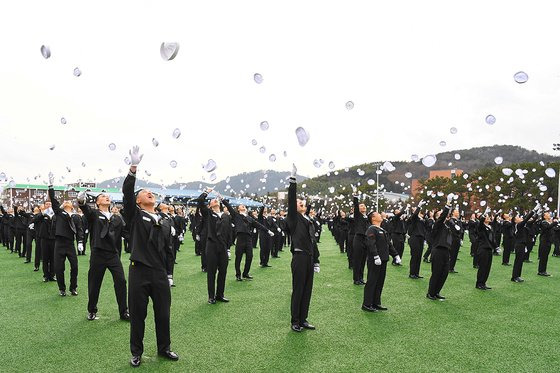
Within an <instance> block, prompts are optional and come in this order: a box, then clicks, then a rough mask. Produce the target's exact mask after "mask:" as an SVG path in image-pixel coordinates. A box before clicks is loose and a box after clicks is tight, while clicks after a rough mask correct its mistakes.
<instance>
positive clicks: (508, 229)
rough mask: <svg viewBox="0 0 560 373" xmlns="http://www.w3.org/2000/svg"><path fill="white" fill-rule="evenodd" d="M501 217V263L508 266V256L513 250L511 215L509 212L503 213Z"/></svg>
mask: <svg viewBox="0 0 560 373" xmlns="http://www.w3.org/2000/svg"><path fill="white" fill-rule="evenodd" d="M502 219H503V222H502V234H503V240H502V245H503V248H504V250H503V251H502V265H505V266H509V265H511V264H509V257H510V256H511V253H512V252H513V246H514V244H515V239H514V237H513V223H512V222H511V216H510V215H509V214H503V215H502Z"/></svg>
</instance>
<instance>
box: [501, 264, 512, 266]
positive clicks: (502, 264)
mask: <svg viewBox="0 0 560 373" xmlns="http://www.w3.org/2000/svg"><path fill="white" fill-rule="evenodd" d="M502 265H503V266H511V264H509V263H502Z"/></svg>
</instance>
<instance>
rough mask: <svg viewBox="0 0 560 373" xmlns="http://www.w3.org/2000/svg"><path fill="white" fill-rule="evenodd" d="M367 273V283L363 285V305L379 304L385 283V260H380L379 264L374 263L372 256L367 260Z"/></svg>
mask: <svg viewBox="0 0 560 373" xmlns="http://www.w3.org/2000/svg"><path fill="white" fill-rule="evenodd" d="M367 267H368V275H367V283H366V286H365V287H364V305H365V306H373V305H376V306H380V305H381V292H382V291H383V285H384V284H385V276H386V275H387V262H381V265H375V261H374V260H373V258H368V260H367Z"/></svg>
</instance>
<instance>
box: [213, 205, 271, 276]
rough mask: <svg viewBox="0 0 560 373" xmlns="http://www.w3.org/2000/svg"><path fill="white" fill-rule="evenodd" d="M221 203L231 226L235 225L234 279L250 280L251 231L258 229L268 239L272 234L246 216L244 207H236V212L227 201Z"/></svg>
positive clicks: (251, 257) (251, 256)
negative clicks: (264, 233)
mask: <svg viewBox="0 0 560 373" xmlns="http://www.w3.org/2000/svg"><path fill="white" fill-rule="evenodd" d="M222 203H223V204H224V205H225V206H226V208H227V209H228V211H229V213H230V215H231V217H232V221H233V224H234V225H235V235H236V239H235V279H236V280H237V281H243V280H244V279H245V280H252V279H253V276H251V274H250V273H249V271H250V270H251V262H252V260H253V246H252V240H251V230H252V229H260V230H261V231H264V232H267V233H268V235H269V236H270V237H274V232H272V231H271V230H269V229H268V228H266V227H265V226H264V225H262V224H261V223H259V222H258V221H256V220H255V219H253V218H252V217H250V216H248V215H247V207H245V205H239V206H238V207H237V210H238V211H235V209H234V208H233V207H231V205H230V204H229V201H228V200H227V199H224V200H223V201H222ZM243 254H245V266H244V268H243V273H241V259H242V258H243Z"/></svg>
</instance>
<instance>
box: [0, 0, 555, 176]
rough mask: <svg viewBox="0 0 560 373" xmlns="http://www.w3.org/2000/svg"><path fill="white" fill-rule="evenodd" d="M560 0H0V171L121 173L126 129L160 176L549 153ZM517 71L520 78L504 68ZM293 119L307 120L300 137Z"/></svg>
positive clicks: (310, 171)
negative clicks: (490, 148)
mask: <svg viewBox="0 0 560 373" xmlns="http://www.w3.org/2000/svg"><path fill="white" fill-rule="evenodd" d="M555 4H556V2H553V1H542V2H541V1H534V0H532V1H508V2H505V1H499V2H498V1H493V2H492V1H469V2H456V1H412V0H411V1H383V2H374V1H348V0H345V1H314V2H311V1H302V0H299V1H286V0H284V1H277V2H270V1H262V0H261V1H231V0H229V1H196V2H195V1H175V2H172V1H95V2H93V1H92V2H88V3H87V4H86V3H85V2H83V1H81V2H77V1H44V0H42V1H25V2H24V1H17V2H16V1H13V2H3V3H2V5H1V6H0V33H1V35H2V45H1V49H0V130H1V139H2V140H1V141H2V152H1V153H0V154H1V155H0V172H5V173H6V174H7V175H8V177H13V178H14V179H15V181H16V182H25V181H26V178H27V177H30V178H31V179H33V176H36V175H37V174H41V175H42V176H43V177H42V178H41V180H43V179H45V177H44V176H45V175H46V174H47V173H48V172H49V171H53V172H54V173H55V175H56V176H58V177H59V176H61V175H65V177H66V180H68V179H72V180H73V179H76V178H78V177H82V178H84V179H92V178H94V177H95V178H97V180H103V179H107V178H111V177H116V176H119V169H120V170H121V174H122V173H123V172H126V171H125V170H126V169H127V166H126V165H125V163H124V161H123V159H124V158H125V156H126V155H127V153H128V149H129V148H130V147H131V146H132V145H134V144H138V145H140V147H141V151H142V152H144V153H145V156H144V161H143V162H142V164H141V172H142V173H144V172H145V170H148V171H149V172H150V173H151V177H150V179H151V180H153V181H155V182H160V180H164V182H166V183H171V182H173V181H174V180H184V181H190V180H200V179H201V177H202V176H205V175H206V177H208V175H207V174H206V173H205V172H204V171H203V169H202V167H201V165H202V164H203V163H205V162H206V161H207V160H208V159H209V158H212V159H214V160H215V161H216V163H217V165H218V168H217V170H216V173H217V176H218V180H220V179H223V178H225V177H226V176H228V175H234V174H237V173H240V172H243V171H253V170H257V169H267V168H269V169H276V170H289V169H290V168H291V163H292V162H293V161H294V162H295V163H296V165H297V166H298V169H299V171H300V173H301V174H304V175H308V176H314V175H316V174H319V173H324V172H326V171H327V170H328V167H327V164H328V162H329V161H334V162H335V164H336V166H337V168H342V167H346V166H351V165H354V164H359V163H363V162H370V161H376V160H409V159H410V155H411V154H413V153H417V154H419V155H420V156H422V155H425V154H431V153H437V152H440V151H446V150H452V149H462V148H469V147H473V146H481V145H493V144H513V145H521V146H523V147H527V148H529V149H535V150H537V151H540V152H548V153H551V144H552V143H553V142H560V126H559V123H560V105H559V103H560V100H559V99H560V48H559V43H558V35H560V22H558V14H560V5H555ZM162 42H178V43H180V50H179V53H178V55H177V57H176V58H175V59H174V60H172V61H164V60H163V59H162V57H161V56H160V52H159V47H160V44H161V43H162ZM43 44H44V45H48V46H49V47H50V49H51V53H52V55H51V58H49V59H44V58H43V57H42V55H41V53H40V47H41V45H43ZM75 67H79V68H80V69H81V71H82V75H81V76H80V77H75V76H74V75H73V70H74V68H75ZM520 70H522V71H525V72H526V73H527V74H528V75H529V80H528V82H527V83H526V84H517V83H516V82H515V81H514V79H513V75H514V74H515V73H516V72H517V71H520ZM255 73H260V74H262V76H263V78H264V81H263V82H262V84H256V83H255V81H254V80H253V74H255ZM347 101H353V102H354V105H355V106H354V108H353V109H352V110H348V109H346V107H345V103H346V102H347ZM488 114H492V115H494V116H495V117H496V123H495V124H494V125H493V126H490V125H488V124H486V123H485V120H484V119H485V117H486V116H487V115H488ZM61 117H64V118H66V120H67V124H66V125H63V124H61ZM264 120H266V121H268V122H269V125H270V128H269V130H268V131H262V130H261V129H260V128H259V123H260V122H261V121H264ZM299 126H301V127H303V128H305V129H306V130H307V131H308V132H309V133H310V140H309V142H308V144H307V145H306V146H305V147H301V146H299V144H298V142H297V139H296V136H295V129H296V128H297V127H299ZM450 127H456V128H457V129H458V133H457V134H456V135H451V134H450V132H449V129H450ZM175 128H179V129H180V130H181V132H182V134H181V136H180V137H179V139H177V140H175V139H173V138H172V135H171V134H172V132H173V130H174V129H175ZM152 138H156V139H157V140H158V141H159V144H160V145H159V147H157V148H155V147H154V146H153V145H152V144H151V142H152ZM252 139H256V140H257V142H258V145H257V146H253V145H251V140H252ZM442 140H445V141H446V142H447V146H446V147H441V146H440V145H439V143H440V141H442ZM110 143H115V144H116V150H115V151H111V150H109V147H108V146H109V144H110ZM52 144H54V145H55V146H56V147H55V149H54V150H52V151H51V150H49V146H50V145H52ZM263 145H264V146H265V147H266V152H265V153H264V154H261V153H259V150H258V148H259V147H260V146H263ZM284 151H286V152H287V157H284V156H283V152H284ZM271 153H274V154H276V156H277V161H276V162H274V163H273V162H270V161H269V160H268V158H269V155H270V154H271ZM319 158H321V159H323V160H324V161H325V163H324V165H323V167H322V168H320V169H317V168H315V167H314V166H313V160H314V159H319ZM172 160H175V161H176V162H177V164H178V166H177V168H174V169H173V168H171V166H170V164H169V163H170V161H172ZM82 162H84V163H85V164H86V167H82V166H81V164H82ZM457 165H459V163H458V164H457ZM66 167H70V169H71V172H70V173H68V172H67V170H66ZM99 169H102V171H101V172H99Z"/></svg>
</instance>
